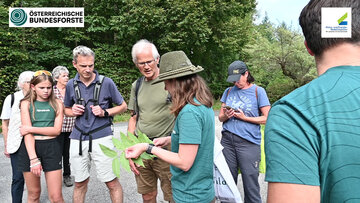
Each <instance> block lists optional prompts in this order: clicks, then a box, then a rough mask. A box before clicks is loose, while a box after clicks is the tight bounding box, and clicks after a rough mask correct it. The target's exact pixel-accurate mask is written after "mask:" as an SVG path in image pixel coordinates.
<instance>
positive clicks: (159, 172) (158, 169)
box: [135, 146, 173, 201]
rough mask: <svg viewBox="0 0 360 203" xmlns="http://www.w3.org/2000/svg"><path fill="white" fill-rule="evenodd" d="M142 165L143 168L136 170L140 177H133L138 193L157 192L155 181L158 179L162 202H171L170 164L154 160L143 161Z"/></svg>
mask: <svg viewBox="0 0 360 203" xmlns="http://www.w3.org/2000/svg"><path fill="white" fill-rule="evenodd" d="M168 148H170V146H169V147H168ZM144 165H145V168H143V167H139V168H138V170H139V172H140V175H135V179H136V183H137V188H138V193H140V194H147V193H150V192H153V191H157V180H158V179H159V180H160V186H161V190H162V191H163V193H164V200H165V201H173V198H172V191H171V173H170V164H168V163H166V162H165V161H163V160H161V159H158V158H156V159H155V160H144Z"/></svg>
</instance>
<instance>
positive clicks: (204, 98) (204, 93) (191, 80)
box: [170, 74, 213, 116]
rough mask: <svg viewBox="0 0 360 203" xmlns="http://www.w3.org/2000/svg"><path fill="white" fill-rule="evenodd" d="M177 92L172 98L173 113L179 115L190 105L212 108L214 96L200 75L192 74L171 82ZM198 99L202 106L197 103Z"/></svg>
mask: <svg viewBox="0 0 360 203" xmlns="http://www.w3.org/2000/svg"><path fill="white" fill-rule="evenodd" d="M171 82H172V83H173V84H174V87H175V90H174V92H173V94H172V95H171V96H172V106H171V108H170V110H171V113H174V114H175V116H177V115H179V113H180V111H181V109H182V108H183V107H184V106H185V105H186V104H188V103H190V104H192V105H195V106H200V105H201V104H203V105H205V106H207V107H209V108H210V107H212V105H213V96H212V94H211V92H210V90H209V88H208V86H207V85H206V83H205V81H204V79H203V78H202V77H201V76H199V75H198V74H192V75H188V76H184V77H179V78H175V79H173V80H171ZM194 98H196V99H197V100H198V101H199V102H200V103H201V104H198V103H195V101H194Z"/></svg>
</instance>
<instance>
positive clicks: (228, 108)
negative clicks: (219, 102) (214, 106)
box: [224, 105, 239, 112]
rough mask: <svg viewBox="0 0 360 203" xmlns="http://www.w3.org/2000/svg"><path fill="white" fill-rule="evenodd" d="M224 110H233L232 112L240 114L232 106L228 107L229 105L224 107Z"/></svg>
mask: <svg viewBox="0 0 360 203" xmlns="http://www.w3.org/2000/svg"><path fill="white" fill-rule="evenodd" d="M224 108H225V109H227V110H230V109H232V110H234V111H235V112H239V111H238V110H236V109H234V108H232V107H231V106H227V105H226V106H224Z"/></svg>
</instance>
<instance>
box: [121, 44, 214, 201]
mask: <svg viewBox="0 0 360 203" xmlns="http://www.w3.org/2000/svg"><path fill="white" fill-rule="evenodd" d="M202 70H203V68H202V67H200V66H197V67H195V66H194V65H192V64H191V62H190V60H189V59H188V58H187V56H186V55H185V53H184V52H182V51H174V52H169V53H166V54H164V55H163V56H162V57H161V60H160V75H159V77H158V79H157V80H155V81H154V84H155V83H158V82H162V81H164V82H165V89H166V90H168V91H169V93H170V94H171V97H172V106H171V112H172V113H174V115H175V116H176V121H175V127H174V130H173V133H172V134H171V137H170V136H169V137H162V138H158V139H155V140H154V144H155V146H154V147H153V146H152V145H149V144H146V143H140V144H137V145H134V146H132V147H129V148H128V149H127V150H126V157H127V158H137V157H138V156H139V155H140V154H141V153H143V152H145V151H146V152H147V153H151V154H154V155H156V156H157V157H158V158H160V159H162V160H164V161H166V162H168V163H170V164H171V168H170V170H171V173H172V179H171V185H172V191H173V198H174V201H175V202H177V203H178V202H199V203H209V202H215V199H214V197H215V192H214V183H213V149H214V139H215V121H214V111H213V110H212V108H211V107H212V105H213V98H212V95H211V93H210V90H209V88H208V87H207V85H206V83H205V81H204V80H203V79H202V78H201V77H200V76H199V75H197V74H196V73H197V72H200V71H202ZM170 142H171V152H170V151H167V150H165V149H162V148H161V147H162V146H166V145H167V144H169V143H170Z"/></svg>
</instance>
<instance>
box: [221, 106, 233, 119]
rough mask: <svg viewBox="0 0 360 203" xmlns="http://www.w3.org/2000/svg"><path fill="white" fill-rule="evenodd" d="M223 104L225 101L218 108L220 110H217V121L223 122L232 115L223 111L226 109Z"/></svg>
mask: <svg viewBox="0 0 360 203" xmlns="http://www.w3.org/2000/svg"><path fill="white" fill-rule="evenodd" d="M224 106H225V103H221V108H220V112H219V121H220V122H225V121H227V120H228V119H229V118H231V117H232V116H230V115H228V114H226V113H225V112H226V111H227V110H226V109H225V108H224Z"/></svg>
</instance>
